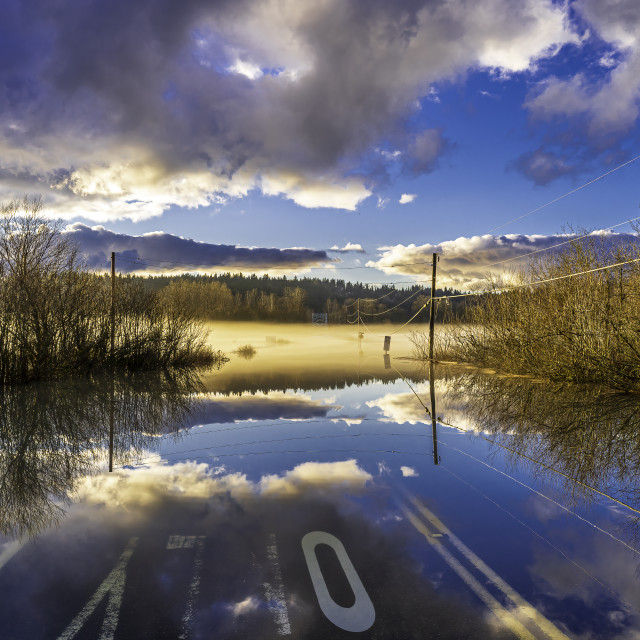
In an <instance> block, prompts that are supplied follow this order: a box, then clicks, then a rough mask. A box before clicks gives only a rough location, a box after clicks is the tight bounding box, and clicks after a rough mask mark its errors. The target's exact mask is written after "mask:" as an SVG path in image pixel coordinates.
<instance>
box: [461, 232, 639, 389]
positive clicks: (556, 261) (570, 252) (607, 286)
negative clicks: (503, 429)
mask: <svg viewBox="0 0 640 640" xmlns="http://www.w3.org/2000/svg"><path fill="white" fill-rule="evenodd" d="M638 257H640V245H639V244H638V243H630V244H628V245H626V246H624V247H612V246H611V244H608V243H607V242H606V239H605V238H602V237H598V236H589V237H588V238H586V239H585V240H581V241H577V242H574V243H571V244H570V245H568V248H567V249H566V250H564V251H562V252H557V253H550V254H545V255H544V257H539V258H538V259H536V260H534V261H532V262H531V263H530V264H529V265H528V267H527V268H526V269H524V270H522V271H520V272H517V273H515V274H513V275H512V277H511V278H509V280H510V282H511V285H512V287H515V288H512V289H510V290H507V291H503V292H500V289H501V287H503V284H502V283H499V282H497V281H496V280H488V282H487V289H486V290H487V295H486V296H481V297H479V298H477V299H476V300H475V301H473V303H472V304H470V305H469V306H468V308H467V318H466V319H467V322H468V324H467V325H461V326H460V327H459V328H458V329H457V330H456V331H454V333H453V337H452V343H451V345H450V352H451V353H452V354H453V355H454V356H455V357H457V359H462V360H467V361H470V362H475V363H477V364H481V365H484V366H490V367H495V368H498V369H503V370H508V371H512V372H515V373H532V374H535V375H539V376H544V377H547V378H550V379H555V380H570V381H576V382H587V381H590V382H602V383H605V384H607V385H609V386H611V387H614V388H617V389H620V390H638V389H639V388H640V316H639V314H638V304H639V302H640V263H638V262H629V261H631V260H636V259H637V258H638ZM617 263H628V264H624V265H621V266H619V267H615V268H613V269H603V270H600V271H593V269H598V268H600V267H604V266H606V265H610V264H617ZM585 271H589V272H590V273H584V274H583V275H577V276H573V274H577V273H581V272H585ZM541 281H545V282H543V283H542V284H537V285H533V286H527V284H528V283H533V282H541Z"/></svg>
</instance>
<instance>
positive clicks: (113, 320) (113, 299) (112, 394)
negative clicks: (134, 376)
mask: <svg viewBox="0 0 640 640" xmlns="http://www.w3.org/2000/svg"><path fill="white" fill-rule="evenodd" d="M115 344H116V252H115V251H112V252H111V353H110V356H111V388H110V390H109V391H110V393H109V396H110V397H109V472H111V471H113V428H114V416H113V413H114V405H115V383H116V381H115V375H116V361H115V351H116V349H115Z"/></svg>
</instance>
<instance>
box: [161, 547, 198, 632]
mask: <svg viewBox="0 0 640 640" xmlns="http://www.w3.org/2000/svg"><path fill="white" fill-rule="evenodd" d="M171 537H172V538H174V537H183V538H185V541H187V540H188V544H189V545H190V546H187V544H183V545H182V546H181V547H171V548H174V549H175V548H181V549H192V548H193V547H195V549H196V556H195V559H194V561H193V577H192V578H191V584H190V585H189V594H188V595H187V605H186V607H185V611H184V615H183V616H182V623H181V627H180V635H179V636H178V638H179V639H180V640H187V639H188V638H189V637H190V636H191V625H192V623H193V612H194V609H195V602H196V598H197V597H198V595H199V594H200V580H201V578H202V563H203V560H202V554H203V550H204V539H205V536H171ZM170 539H171V538H170ZM191 540H193V544H191ZM183 542H184V541H183ZM169 548H170V547H169V544H168V543H167V549H169Z"/></svg>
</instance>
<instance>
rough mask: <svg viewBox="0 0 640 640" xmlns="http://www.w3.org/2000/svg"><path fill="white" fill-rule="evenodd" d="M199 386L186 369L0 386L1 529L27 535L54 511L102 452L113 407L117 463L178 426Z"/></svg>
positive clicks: (59, 512) (54, 516)
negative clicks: (0, 408) (112, 377)
mask: <svg viewBox="0 0 640 640" xmlns="http://www.w3.org/2000/svg"><path fill="white" fill-rule="evenodd" d="M112 391H113V393H112ZM199 391H201V386H200V383H199V382H198V378H197V377H196V376H195V375H194V374H190V373H189V372H188V371H179V372H177V371H160V372H152V373H135V374H133V373H130V374H126V375H119V376H118V377H116V378H114V379H113V380H112V379H111V377H110V376H106V377H99V378H98V377H94V378H88V379H87V378H82V379H68V380H62V381H56V382H46V383H36V384H31V385H20V386H15V387H0V406H2V411H1V412H0V505H1V508H0V532H1V533H3V534H8V535H15V536H22V535H25V534H28V535H33V534H35V533H37V532H38V531H39V530H40V529H42V528H43V527H45V526H47V525H49V524H51V523H52V522H55V521H57V520H58V519H59V518H60V516H61V515H62V507H63V506H64V504H65V503H67V502H68V499H69V498H68V496H69V493H70V492H71V491H72V490H73V487H74V483H75V479H76V478H78V477H79V476H81V475H86V474H89V473H91V472H94V471H95V470H96V469H97V467H98V465H99V464H100V463H101V462H103V461H104V460H105V459H106V455H107V451H106V449H107V447H108V442H109V422H110V414H111V409H112V407H113V416H114V457H115V460H116V463H117V464H122V463H124V462H126V461H127V460H128V459H129V457H130V456H132V455H137V454H138V453H139V452H140V451H141V450H142V449H144V448H150V447H152V446H153V442H154V441H155V439H156V438H155V436H157V435H160V434H162V433H167V432H169V431H173V430H177V429H178V428H179V427H180V426H181V425H182V423H183V422H184V421H185V419H186V418H187V417H188V415H189V414H190V413H191V411H192V410H193V408H194V400H193V394H194V393H196V392H199ZM112 398H113V405H112Z"/></svg>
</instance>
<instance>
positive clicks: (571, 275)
mask: <svg viewBox="0 0 640 640" xmlns="http://www.w3.org/2000/svg"><path fill="white" fill-rule="evenodd" d="M634 262H640V258H633V259H632V260H625V261H624V262H617V263H616V264H608V265H605V266H604V267H595V268H594V269H587V270H586V271H578V272H577V273H569V274H567V275H564V276H556V277H554V278H547V279H546V280H536V281H535V282H525V283H523V284H514V285H510V286H508V287H504V288H501V289H492V290H489V291H471V292H469V293H457V294H454V295H451V296H437V297H435V298H433V299H434V300H449V299H450V298H464V297H467V296H484V295H488V294H491V293H503V292H506V291H513V290H514V289H522V288H523V287H533V286H535V285H537V284H546V283H548V282H555V281H556V280H565V279H566V278H575V277H576V276H584V275H586V274H588V273H596V272H597V271H606V270H607V269H613V268H615V267H622V266H625V265H627V264H633V263H634Z"/></svg>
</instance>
